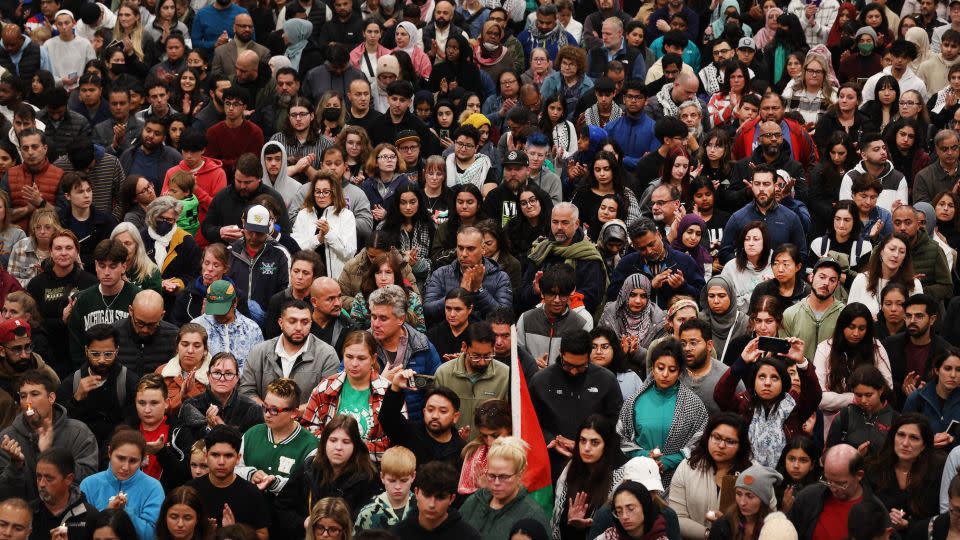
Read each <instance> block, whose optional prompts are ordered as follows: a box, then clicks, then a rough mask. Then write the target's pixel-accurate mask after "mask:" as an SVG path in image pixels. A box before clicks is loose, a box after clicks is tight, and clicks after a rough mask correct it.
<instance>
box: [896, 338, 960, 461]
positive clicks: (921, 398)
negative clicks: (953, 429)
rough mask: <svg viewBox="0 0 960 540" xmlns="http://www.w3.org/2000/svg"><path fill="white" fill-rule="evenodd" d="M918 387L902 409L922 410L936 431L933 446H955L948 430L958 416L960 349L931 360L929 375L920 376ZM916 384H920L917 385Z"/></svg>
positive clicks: (959, 400) (959, 409) (959, 405)
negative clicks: (931, 371)
mask: <svg viewBox="0 0 960 540" xmlns="http://www.w3.org/2000/svg"><path fill="white" fill-rule="evenodd" d="M920 380H923V381H925V383H926V384H924V385H923V386H922V387H921V388H918V389H917V390H916V391H914V392H913V393H911V394H910V395H909V396H907V399H906V401H905V402H904V403H903V412H904V413H907V412H917V413H922V414H923V416H925V417H926V418H927V421H928V424H929V426H930V428H931V429H932V430H933V432H934V433H935V435H934V444H933V445H934V446H935V447H937V448H943V447H947V446H950V447H952V446H954V445H955V443H956V441H955V440H954V437H952V436H951V435H949V434H948V433H947V428H948V427H949V425H950V420H952V419H955V418H960V391H958V390H957V388H958V387H960V350H956V349H952V348H951V349H949V350H947V351H946V352H944V353H943V354H940V355H939V356H938V357H937V358H936V359H934V363H933V373H932V377H930V378H926V377H923V376H921V377H920ZM918 386H919V385H918Z"/></svg>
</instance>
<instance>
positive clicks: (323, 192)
mask: <svg viewBox="0 0 960 540" xmlns="http://www.w3.org/2000/svg"><path fill="white" fill-rule="evenodd" d="M331 193H333V192H332V191H330V190H329V189H315V190H313V194H314V195H316V196H317V197H329V196H330V194H331Z"/></svg>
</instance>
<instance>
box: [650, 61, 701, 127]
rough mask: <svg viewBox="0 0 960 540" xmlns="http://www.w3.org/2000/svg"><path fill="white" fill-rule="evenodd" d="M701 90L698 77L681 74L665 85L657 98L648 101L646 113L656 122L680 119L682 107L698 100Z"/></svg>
mask: <svg viewBox="0 0 960 540" xmlns="http://www.w3.org/2000/svg"><path fill="white" fill-rule="evenodd" d="M699 89H700V80H699V79H697V76H696V75H694V74H691V73H683V72H681V73H680V74H679V75H677V78H676V79H674V81H673V82H672V83H667V84H665V85H663V88H661V89H660V91H659V92H657V94H656V95H655V96H653V97H652V98H651V99H648V100H647V105H646V107H645V112H646V113H647V114H648V115H649V116H650V118H652V119H653V120H654V121H656V120H659V119H661V118H663V117H665V116H673V117H676V118H680V105H682V104H683V103H685V102H687V101H690V100H696V99H697V91H698V90H699ZM701 105H703V104H701ZM706 108H707V107H706V105H703V106H702V109H703V110H706Z"/></svg>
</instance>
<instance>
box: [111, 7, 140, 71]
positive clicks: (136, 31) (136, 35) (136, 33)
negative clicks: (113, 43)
mask: <svg viewBox="0 0 960 540" xmlns="http://www.w3.org/2000/svg"><path fill="white" fill-rule="evenodd" d="M123 8H127V9H129V10H130V11H132V12H133V15H134V17H133V21H134V23H133V30H131V31H130V33H129V34H128V33H126V32H125V31H124V29H123V27H122V26H121V25H120V21H119V19H118V20H117V24H116V26H115V27H114V34H113V38H114V39H118V40H121V39H123V38H125V37H128V38H130V43H131V44H133V54H135V55H137V59H138V60H140V61H141V62H143V23H142V22H141V21H140V10H139V9H138V8H137V7H135V6H134V5H133V4H131V3H130V2H124V3H123V4H121V5H120V7H119V8H117V13H118V14H119V13H120V10H121V9H123Z"/></svg>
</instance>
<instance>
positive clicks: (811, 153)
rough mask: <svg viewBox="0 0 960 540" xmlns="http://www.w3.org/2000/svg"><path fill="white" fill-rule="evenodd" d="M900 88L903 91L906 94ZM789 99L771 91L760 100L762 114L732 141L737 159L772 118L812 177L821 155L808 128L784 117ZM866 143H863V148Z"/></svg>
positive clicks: (747, 152)
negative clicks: (763, 125) (763, 123)
mask: <svg viewBox="0 0 960 540" xmlns="http://www.w3.org/2000/svg"><path fill="white" fill-rule="evenodd" d="M903 91H904V89H903V88H901V89H900V92H901V93H903ZM785 112H786V101H785V100H784V98H783V96H781V95H780V94H776V93H774V92H772V91H768V92H767V93H766V94H764V95H763V98H762V99H761V100H760V116H758V117H757V118H755V119H754V120H751V121H750V122H747V123H746V124H743V125H742V126H741V127H740V129H739V131H738V134H737V136H736V139H735V140H734V143H733V157H734V159H743V158H745V157H747V156H749V155H750V154H751V153H752V152H753V149H754V148H756V147H757V144H759V143H760V137H759V133H758V132H759V130H760V122H765V121H770V120H773V121H774V122H776V123H777V124H779V125H780V130H781V132H782V133H787V134H788V135H789V139H788V140H786V142H787V144H788V145H790V150H791V152H792V153H793V159H794V160H796V161H798V162H799V163H800V165H803V171H804V177H807V176H809V173H810V170H811V169H813V167H814V166H815V165H816V164H817V163H819V161H820V156H819V154H818V153H817V146H816V144H814V142H813V138H812V137H811V136H810V134H809V133H808V132H807V130H806V129H804V127H803V126H802V125H800V124H799V123H797V122H795V121H794V120H791V119H789V118H785V117H784V114H785ZM862 145H863V143H862V142H861V147H862ZM840 198H841V199H842V198H843V190H842V189H841V190H840ZM848 198H849V197H848Z"/></svg>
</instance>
